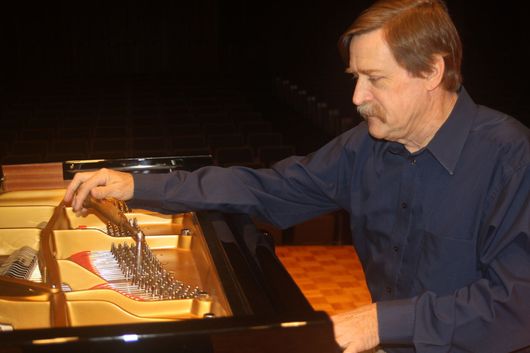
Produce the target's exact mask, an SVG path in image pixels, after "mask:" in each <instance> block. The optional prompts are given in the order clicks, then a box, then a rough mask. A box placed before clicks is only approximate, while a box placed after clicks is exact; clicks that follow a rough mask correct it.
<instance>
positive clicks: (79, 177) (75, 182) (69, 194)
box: [64, 172, 94, 203]
mask: <svg viewBox="0 0 530 353" xmlns="http://www.w3.org/2000/svg"><path fill="white" fill-rule="evenodd" d="M93 174H94V172H86V173H76V174H75V175H74V178H73V179H72V181H71V182H70V184H69V185H68V187H67V188H66V193H65V194H64V201H65V202H66V203H70V202H71V201H72V199H73V197H74V194H75V192H76V190H77V188H78V187H79V185H81V184H82V183H83V182H84V181H85V180H87V179H89V178H90V177H92V175H93Z"/></svg>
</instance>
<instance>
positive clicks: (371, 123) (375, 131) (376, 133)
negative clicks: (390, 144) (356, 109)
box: [365, 117, 385, 139]
mask: <svg viewBox="0 0 530 353" xmlns="http://www.w3.org/2000/svg"><path fill="white" fill-rule="evenodd" d="M365 120H366V123H367V124H368V132H369V133H370V135H371V136H372V137H374V138H377V139H384V138H385V129H384V128H383V123H382V122H381V120H380V119H379V118H377V117H368V118H365Z"/></svg>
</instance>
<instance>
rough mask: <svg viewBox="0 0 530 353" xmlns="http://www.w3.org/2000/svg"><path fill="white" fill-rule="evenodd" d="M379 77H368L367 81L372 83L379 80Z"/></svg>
mask: <svg viewBox="0 0 530 353" xmlns="http://www.w3.org/2000/svg"><path fill="white" fill-rule="evenodd" d="M380 79H381V77H369V78H368V81H370V82H372V83H375V82H377V81H379V80H380Z"/></svg>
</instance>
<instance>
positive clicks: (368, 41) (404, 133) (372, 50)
mask: <svg viewBox="0 0 530 353" xmlns="http://www.w3.org/2000/svg"><path fill="white" fill-rule="evenodd" d="M348 71H349V72H351V73H352V74H353V75H354V77H355V78H356V81H357V83H356V86H355V90H354V92H353V98H352V100H353V104H355V105H356V106H357V109H358V111H359V113H360V114H361V115H362V116H363V118H364V119H365V120H366V121H367V123H368V130H369V132H370V134H371V135H372V136H373V137H375V138H378V139H385V140H389V141H397V142H405V141H407V140H411V139H413V138H414V134H415V133H416V132H417V131H418V130H421V128H422V127H421V124H423V123H424V122H425V121H424V119H425V118H426V117H427V115H426V112H427V110H428V106H429V104H428V102H429V98H428V90H427V88H426V85H425V79H424V78H419V77H413V76H411V75H410V73H409V72H408V71H406V70H405V69H404V68H402V67H401V66H399V65H398V63H397V62H396V60H395V59H394V56H393V55H392V53H391V52H390V48H389V47H388V45H387V43H386V41H385V40H384V38H383V32H382V30H375V31H372V32H368V33H365V34H361V35H357V36H354V37H353V38H352V41H351V43H350V66H349V68H348Z"/></svg>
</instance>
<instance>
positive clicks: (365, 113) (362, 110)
mask: <svg viewBox="0 0 530 353" xmlns="http://www.w3.org/2000/svg"><path fill="white" fill-rule="evenodd" d="M357 112H358V113H359V114H360V115H361V116H362V117H363V118H365V119H366V118H368V117H370V116H377V117H380V118H381V117H383V110H382V109H381V107H380V106H378V105H376V104H373V103H364V104H361V105H358V106H357Z"/></svg>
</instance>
